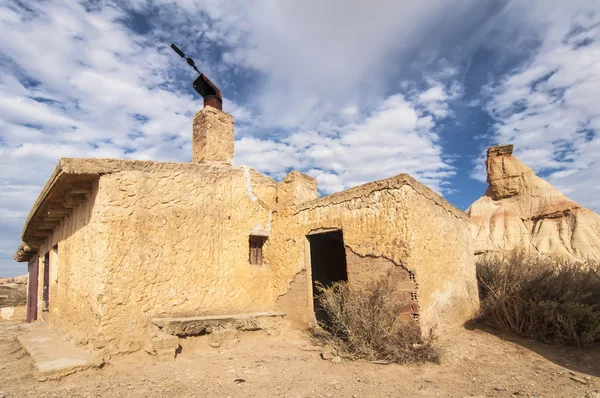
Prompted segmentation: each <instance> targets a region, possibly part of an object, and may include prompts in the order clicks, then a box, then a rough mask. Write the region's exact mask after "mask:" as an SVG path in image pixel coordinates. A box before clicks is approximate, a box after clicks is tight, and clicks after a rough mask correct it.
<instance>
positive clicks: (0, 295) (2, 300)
mask: <svg viewBox="0 0 600 398" xmlns="http://www.w3.org/2000/svg"><path fill="white" fill-rule="evenodd" d="M26 304H27V290H26V287H20V286H19V287H9V286H0V308H1V307H18V306H21V305H26Z"/></svg>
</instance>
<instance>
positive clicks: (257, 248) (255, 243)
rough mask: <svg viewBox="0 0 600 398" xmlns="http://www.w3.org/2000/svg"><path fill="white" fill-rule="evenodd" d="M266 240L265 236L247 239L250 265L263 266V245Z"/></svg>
mask: <svg viewBox="0 0 600 398" xmlns="http://www.w3.org/2000/svg"><path fill="white" fill-rule="evenodd" d="M266 240H267V237H266V236H250V239H249V246H250V251H249V261H250V264H252V265H263V250H262V249H263V245H264V244H265V241H266Z"/></svg>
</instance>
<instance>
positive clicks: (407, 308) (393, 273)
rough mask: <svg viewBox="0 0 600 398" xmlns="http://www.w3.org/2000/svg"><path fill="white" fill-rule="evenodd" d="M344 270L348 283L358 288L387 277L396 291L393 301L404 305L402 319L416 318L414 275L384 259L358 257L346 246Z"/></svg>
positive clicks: (417, 312) (415, 284) (417, 308)
mask: <svg viewBox="0 0 600 398" xmlns="http://www.w3.org/2000/svg"><path fill="white" fill-rule="evenodd" d="M346 270H347V272H348V282H349V283H352V284H357V285H359V286H360V285H363V286H364V285H367V284H368V283H370V282H373V281H375V280H377V279H379V278H381V277H382V276H383V275H389V277H390V278H391V279H392V282H393V283H394V284H395V286H396V289H397V294H396V297H395V299H396V300H398V301H400V302H402V303H405V305H404V306H403V307H402V313H403V314H406V315H403V318H405V319H406V320H409V319H415V318H416V317H417V318H418V314H419V304H418V291H417V289H418V286H417V283H416V280H415V279H416V278H415V275H414V273H411V272H409V271H408V270H407V269H406V268H404V267H403V266H401V265H396V264H394V262H393V261H391V260H389V259H387V258H385V257H375V256H360V255H358V254H356V253H355V252H354V251H353V250H352V249H351V248H349V247H348V246H346ZM411 274H412V275H411Z"/></svg>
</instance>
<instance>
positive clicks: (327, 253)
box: [308, 231, 348, 323]
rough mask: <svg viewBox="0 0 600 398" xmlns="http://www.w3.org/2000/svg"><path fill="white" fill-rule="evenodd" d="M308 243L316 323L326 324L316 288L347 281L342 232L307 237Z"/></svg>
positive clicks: (325, 316)
mask: <svg viewBox="0 0 600 398" xmlns="http://www.w3.org/2000/svg"><path fill="white" fill-rule="evenodd" d="M308 241H309V242H310V269H311V273H312V285H313V303H314V308H315V317H316V318H317V321H319V322H322V323H323V322H324V323H327V321H328V320H327V314H326V313H325V311H324V310H323V308H322V307H321V306H320V305H319V300H318V298H317V297H318V294H319V289H318V286H319V285H322V286H324V287H329V286H331V285H333V283H334V282H340V281H346V280H348V274H347V272H346V250H345V248H344V236H343V234H342V231H333V232H325V233H322V234H314V235H308Z"/></svg>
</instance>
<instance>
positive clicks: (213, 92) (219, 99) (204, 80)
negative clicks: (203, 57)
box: [171, 44, 223, 110]
mask: <svg viewBox="0 0 600 398" xmlns="http://www.w3.org/2000/svg"><path fill="white" fill-rule="evenodd" d="M171 48H172V49H173V51H175V52H176V53H177V54H178V55H179V56H180V57H181V58H185V60H186V61H187V63H188V65H189V66H191V67H192V68H194V70H195V71H196V72H198V74H199V75H200V76H198V77H197V78H196V80H194V83H193V84H192V86H193V87H194V90H196V92H197V93H198V94H200V95H201V96H202V98H204V107H205V108H206V107H207V106H211V107H213V108H215V109H218V110H223V95H222V94H221V90H219V88H218V87H217V86H215V84H214V83H213V82H211V81H210V79H209V78H208V77H206V75H205V74H204V73H202V72H200V71H199V70H198V68H197V67H196V63H195V62H194V60H193V59H191V58H190V57H186V56H185V54H184V53H183V51H181V50H180V49H179V47H177V46H176V45H175V44H171Z"/></svg>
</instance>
